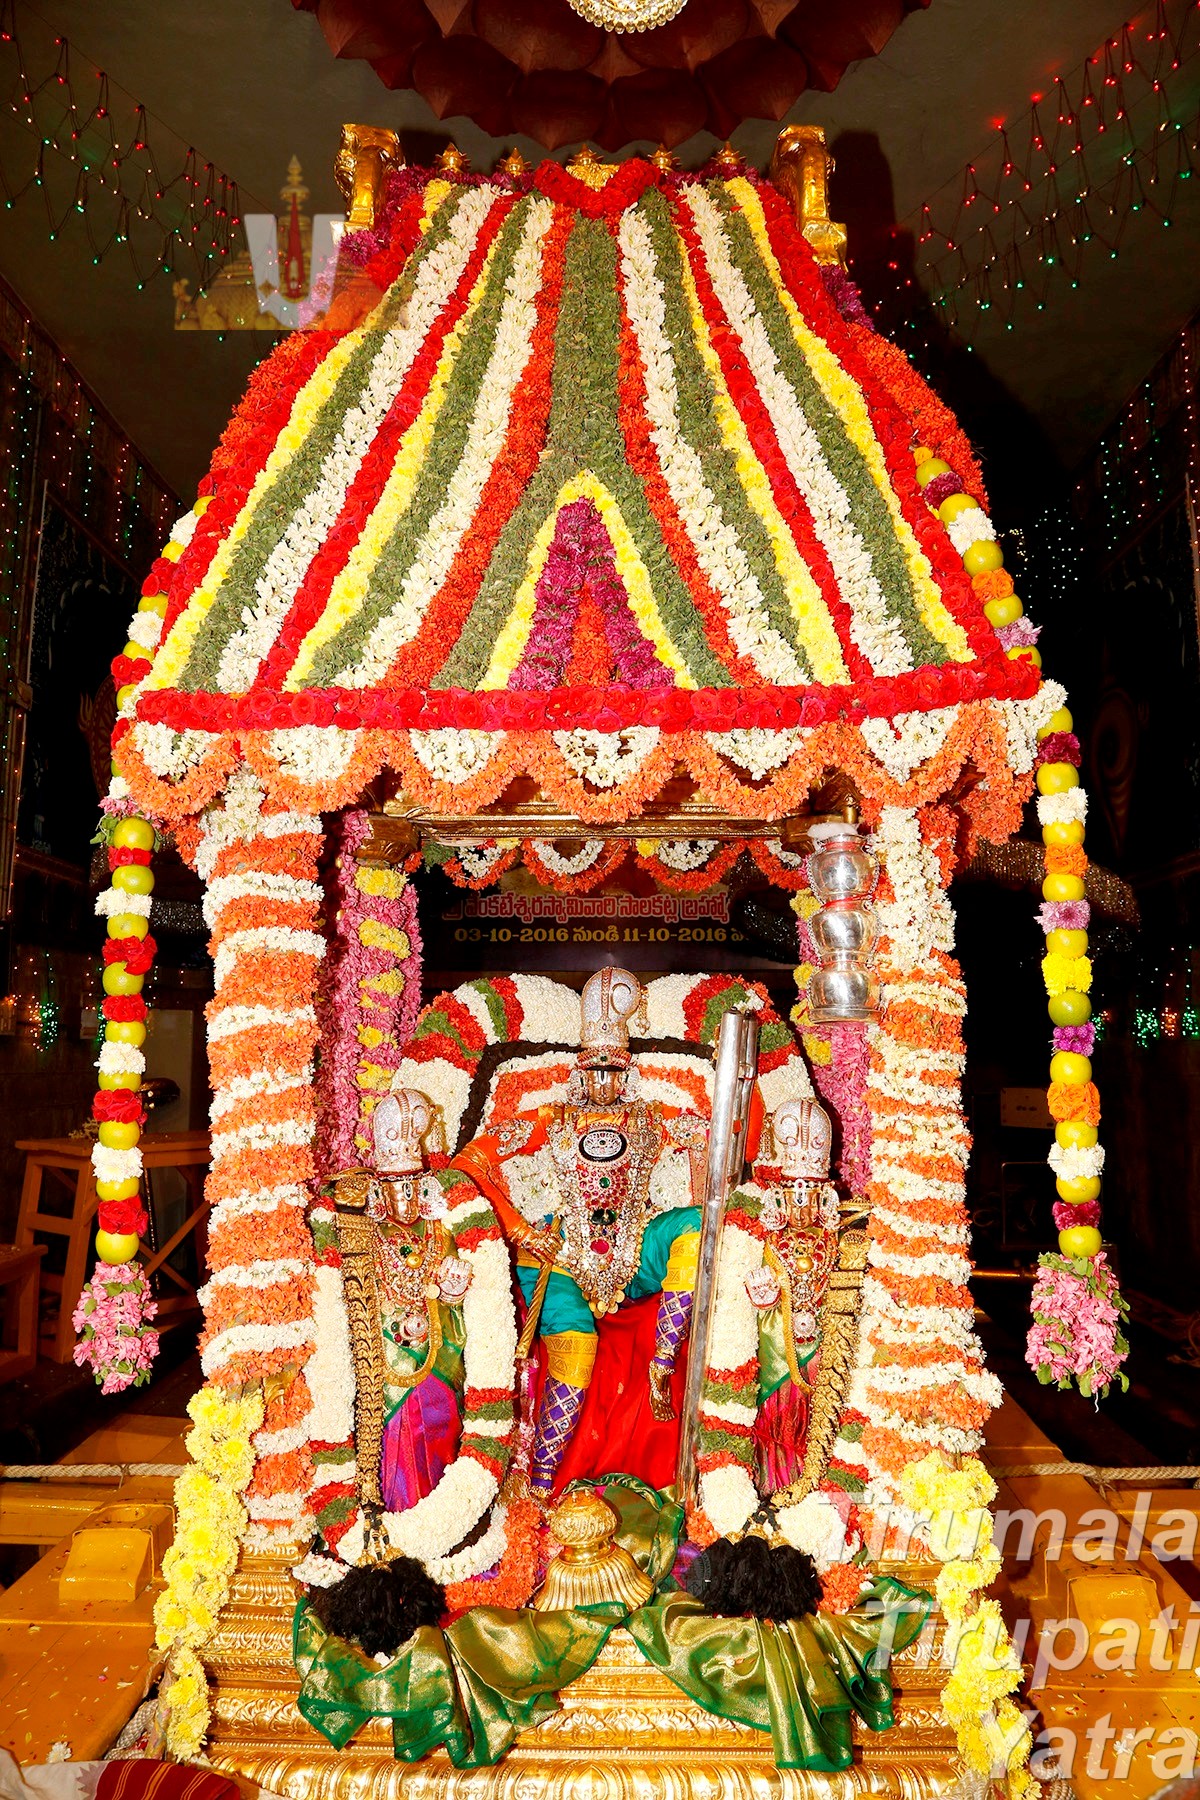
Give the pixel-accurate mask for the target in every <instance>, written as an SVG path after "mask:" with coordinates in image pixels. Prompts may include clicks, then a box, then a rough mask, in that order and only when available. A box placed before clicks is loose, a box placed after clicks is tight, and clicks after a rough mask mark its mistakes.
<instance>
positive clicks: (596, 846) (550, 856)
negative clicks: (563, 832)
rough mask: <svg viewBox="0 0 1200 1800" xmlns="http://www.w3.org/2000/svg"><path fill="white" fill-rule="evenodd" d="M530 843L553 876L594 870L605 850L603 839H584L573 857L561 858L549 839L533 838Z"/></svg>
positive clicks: (579, 873) (580, 873)
mask: <svg viewBox="0 0 1200 1800" xmlns="http://www.w3.org/2000/svg"><path fill="white" fill-rule="evenodd" d="M531 842H532V844H533V847H534V849H535V850H536V852H537V854H538V856H539V857H540V858H541V860H542V862H544V863H545V865H546V867H547V868H548V869H549V870H550V871H551V873H552V874H554V875H582V874H584V873H585V871H586V870H588V869H593V868H595V866H596V864H597V862H599V860H600V858H601V856H602V855H603V854H604V848H605V842H604V839H603V838H585V839H584V840H583V842H582V843H581V844H580V846H579V848H578V850H577V851H576V852H575V854H574V856H561V855H560V854H559V852H558V851H557V850H556V849H555V848H554V844H553V842H552V841H551V839H550V838H533V839H531Z"/></svg>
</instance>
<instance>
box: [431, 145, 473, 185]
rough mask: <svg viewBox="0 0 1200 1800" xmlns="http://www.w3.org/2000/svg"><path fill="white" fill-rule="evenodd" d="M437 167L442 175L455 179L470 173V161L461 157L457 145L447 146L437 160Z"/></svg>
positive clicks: (461, 154) (461, 153)
mask: <svg viewBox="0 0 1200 1800" xmlns="http://www.w3.org/2000/svg"><path fill="white" fill-rule="evenodd" d="M437 166H438V168H439V169H440V170H441V171H442V174H443V175H449V176H450V177H451V178H455V177H457V176H459V175H469V174H470V173H471V163H470V159H469V158H468V157H466V156H464V155H463V152H462V151H461V150H460V149H459V147H458V145H457V144H447V145H446V148H445V149H444V150H443V151H442V154H441V155H440V156H439V157H438V159H437Z"/></svg>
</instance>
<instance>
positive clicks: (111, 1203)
mask: <svg viewBox="0 0 1200 1800" xmlns="http://www.w3.org/2000/svg"><path fill="white" fill-rule="evenodd" d="M96 1223H97V1225H98V1226H99V1228H100V1230H101V1231H108V1232H111V1233H112V1235H113V1237H128V1235H129V1233H130V1232H131V1231H135V1232H136V1233H137V1235H138V1237H141V1235H142V1233H143V1232H144V1231H145V1229H146V1227H147V1225H148V1224H149V1223H150V1220H149V1219H148V1217H147V1216H146V1213H145V1212H144V1210H143V1208H142V1203H141V1201H140V1200H139V1199H138V1198H137V1196H136V1195H135V1196H134V1197H133V1199H132V1200H102V1201H101V1202H100V1211H99V1214H98V1216H97V1220H96Z"/></svg>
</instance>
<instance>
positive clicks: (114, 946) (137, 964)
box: [104, 934, 158, 975]
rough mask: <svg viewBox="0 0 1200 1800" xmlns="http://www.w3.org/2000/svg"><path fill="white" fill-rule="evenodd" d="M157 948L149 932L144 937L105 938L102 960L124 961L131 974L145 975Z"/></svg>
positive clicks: (111, 961)
mask: <svg viewBox="0 0 1200 1800" xmlns="http://www.w3.org/2000/svg"><path fill="white" fill-rule="evenodd" d="M157 949H158V945H157V944H156V943H155V941H154V939H153V938H152V937H151V936H150V935H149V934H147V935H146V936H145V937H144V938H136V937H127V938H105V940H104V961H105V962H106V963H124V964H125V967H126V968H127V969H128V970H129V973H130V974H131V975H145V974H146V973H147V972H148V971H149V968H150V964H151V963H152V962H153V961H154V956H155V952H156V951H157Z"/></svg>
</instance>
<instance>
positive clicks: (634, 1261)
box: [453, 969, 708, 1497]
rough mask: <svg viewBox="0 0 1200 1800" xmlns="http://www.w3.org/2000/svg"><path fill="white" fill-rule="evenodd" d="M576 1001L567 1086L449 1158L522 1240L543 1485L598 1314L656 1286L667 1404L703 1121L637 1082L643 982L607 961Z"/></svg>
mask: <svg viewBox="0 0 1200 1800" xmlns="http://www.w3.org/2000/svg"><path fill="white" fill-rule="evenodd" d="M581 1005H582V1017H581V1027H580V1053H579V1056H578V1058H577V1060H576V1063H575V1068H574V1072H573V1074H572V1077H571V1082H570V1086H569V1088H568V1098H567V1100H566V1101H565V1102H564V1103H561V1104H558V1105H553V1106H545V1107H541V1108H540V1109H539V1110H538V1112H537V1113H536V1114H518V1115H517V1116H516V1117H515V1118H513V1119H511V1120H508V1121H506V1122H505V1123H504V1124H502V1125H500V1126H499V1127H498V1128H497V1129H496V1130H495V1131H493V1132H490V1133H487V1134H485V1135H484V1136H481V1137H477V1138H475V1139H474V1140H473V1141H472V1142H471V1143H470V1144H468V1145H467V1146H466V1147H465V1149H463V1150H461V1151H460V1152H459V1154H458V1155H457V1156H456V1157H455V1159H454V1164H453V1166H454V1167H455V1168H457V1169H459V1170H461V1171H463V1172H464V1173H466V1174H467V1175H469V1176H470V1177H471V1179H472V1180H473V1181H474V1182H475V1183H476V1184H477V1186H478V1187H479V1188H480V1189H481V1190H482V1192H483V1193H484V1194H486V1196H487V1198H488V1199H489V1200H490V1201H491V1203H492V1206H493V1207H494V1209H495V1211H496V1214H497V1216H498V1218H499V1219H500V1221H501V1224H502V1226H503V1228H504V1230H505V1232H506V1233H507V1235H508V1237H509V1240H510V1242H511V1243H512V1245H513V1247H514V1250H515V1252H516V1266H517V1280H518V1282H519V1284H520V1287H521V1292H522V1294H523V1295H524V1297H525V1302H526V1306H527V1309H528V1313H527V1323H526V1331H527V1335H531V1327H530V1325H529V1318H530V1317H532V1318H533V1319H534V1320H535V1327H534V1328H535V1329H536V1331H537V1333H538V1334H539V1335H540V1337H541V1340H542V1343H543V1345H544V1346H545V1355H546V1370H545V1381H544V1385H543V1389H542V1399H541V1406H540V1409H539V1414H538V1420H537V1431H536V1437H535V1442H534V1449H533V1463H532V1471H531V1477H530V1487H531V1490H532V1492H533V1493H534V1495H535V1496H540V1497H545V1496H547V1495H549V1493H550V1492H551V1490H552V1488H553V1485H554V1480H555V1476H556V1474H557V1471H558V1468H559V1465H560V1463H561V1461H562V1458H563V1456H564V1454H565V1452H566V1448H567V1445H568V1443H569V1442H570V1440H571V1437H572V1435H573V1433H574V1431H575V1427H576V1425H577V1424H578V1422H579V1415H580V1412H581V1411H582V1408H583V1402H584V1397H585V1395H586V1393H587V1389H588V1384H589V1382H590V1381H591V1377H592V1369H593V1366H594V1364H595V1360H596V1346H597V1332H598V1330H599V1329H600V1321H602V1320H603V1319H604V1318H605V1317H606V1316H607V1315H608V1314H609V1313H612V1312H614V1311H615V1310H616V1309H617V1308H618V1307H619V1306H621V1305H622V1304H623V1303H624V1302H626V1301H631V1300H637V1299H640V1298H642V1297H643V1296H648V1295H653V1294H657V1295H659V1296H660V1298H659V1304H658V1314H657V1322H656V1328H655V1340H654V1352H653V1356H652V1358H651V1360H650V1363H649V1367H648V1369H647V1381H648V1383H649V1397H650V1407H651V1411H652V1413H653V1415H654V1417H655V1418H656V1419H660V1420H666V1419H671V1418H673V1417H674V1410H673V1406H672V1401H671V1392H670V1386H671V1376H672V1373H673V1371H674V1368H675V1363H676V1360H677V1358H678V1355H679V1350H680V1346H681V1344H682V1343H683V1340H684V1338H685V1336H686V1334H687V1328H688V1321H689V1319H690V1317H691V1310H692V1290H693V1288H694V1286H695V1280H696V1260H697V1255H698V1251H699V1244H700V1236H699V1233H700V1209H699V1205H698V1204H697V1201H698V1198H699V1196H700V1194H701V1192H702V1186H701V1183H702V1179H703V1166H704V1157H705V1148H706V1143H707V1129H708V1128H707V1126H706V1124H705V1122H704V1120H703V1119H701V1118H700V1117H699V1115H698V1114H696V1113H690V1112H684V1111H681V1110H680V1109H678V1108H675V1107H669V1106H663V1105H658V1104H650V1103H648V1102H646V1101H645V1100H643V1099H641V1098H639V1097H638V1095H637V1092H636V1070H634V1069H631V1067H630V1063H631V1056H630V1050H629V1028H630V1020H631V1019H634V1018H635V1016H637V1015H641V1016H642V1018H643V1019H644V1008H645V994H644V992H643V990H642V987H641V985H640V983H639V982H638V981H637V980H636V979H635V977H634V976H632V975H630V974H629V973H628V971H627V970H625V969H602V970H600V971H599V972H598V973H597V974H595V975H593V976H592V977H591V979H590V980H589V981H588V982H587V984H586V985H585V987H584V990H583V994H582V1000H581ZM642 1029H643V1030H644V1029H645V1025H644V1024H643V1026H642Z"/></svg>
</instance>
